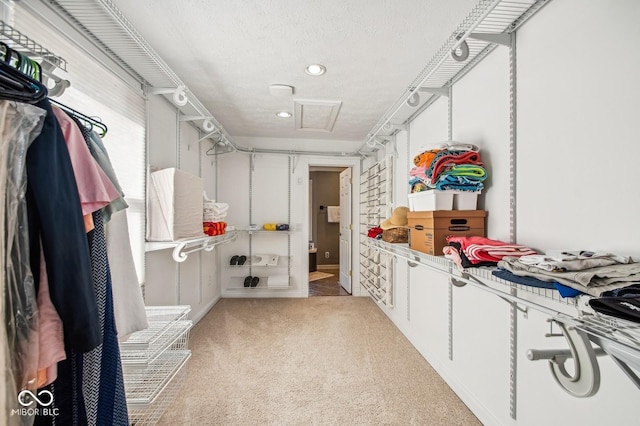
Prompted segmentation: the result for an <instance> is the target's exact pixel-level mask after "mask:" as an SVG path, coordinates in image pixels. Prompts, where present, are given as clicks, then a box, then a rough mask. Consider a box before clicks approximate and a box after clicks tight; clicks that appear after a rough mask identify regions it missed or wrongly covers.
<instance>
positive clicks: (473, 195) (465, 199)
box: [452, 191, 480, 210]
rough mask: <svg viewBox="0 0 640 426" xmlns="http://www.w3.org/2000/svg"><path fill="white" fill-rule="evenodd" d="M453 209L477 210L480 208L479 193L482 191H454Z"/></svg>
mask: <svg viewBox="0 0 640 426" xmlns="http://www.w3.org/2000/svg"><path fill="white" fill-rule="evenodd" d="M452 192H453V210H475V209H477V208H478V195H479V194H480V191H477V192H469V191H452Z"/></svg>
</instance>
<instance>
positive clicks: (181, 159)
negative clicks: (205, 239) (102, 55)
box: [145, 95, 220, 321]
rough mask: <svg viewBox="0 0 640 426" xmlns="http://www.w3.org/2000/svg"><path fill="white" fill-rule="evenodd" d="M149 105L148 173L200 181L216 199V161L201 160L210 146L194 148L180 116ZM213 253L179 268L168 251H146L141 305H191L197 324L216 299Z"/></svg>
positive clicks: (154, 101) (192, 133)
mask: <svg viewBox="0 0 640 426" xmlns="http://www.w3.org/2000/svg"><path fill="white" fill-rule="evenodd" d="M148 105H149V149H148V155H147V158H148V162H149V165H150V167H151V168H152V169H154V170H155V169H164V168H168V167H176V168H179V169H181V170H184V171H185V172H188V173H191V174H193V175H196V176H200V177H202V178H203V183H204V190H205V192H206V193H207V195H208V197H209V198H215V194H216V169H215V167H216V163H215V158H213V157H210V156H207V155H206V151H207V149H208V148H209V146H210V142H209V141H207V140H204V141H201V142H200V143H197V141H198V140H199V139H200V137H201V135H200V132H199V131H198V130H196V129H195V128H194V127H193V126H191V124H189V122H186V121H180V114H179V112H178V111H177V110H176V109H175V107H174V106H173V105H171V104H170V103H169V102H168V101H166V100H165V99H164V98H163V97H160V96H152V95H150V96H149V101H148ZM212 163H213V164H212ZM217 250H218V249H217V248H216V249H214V250H213V251H212V252H206V251H198V252H196V253H192V254H190V255H189V256H188V257H187V259H186V260H185V261H184V262H180V263H177V262H175V261H174V259H173V257H172V249H165V250H156V251H148V252H147V253H146V271H147V283H146V286H145V302H146V304H147V305H191V313H190V317H191V318H192V319H194V320H195V321H197V320H199V319H200V318H201V317H202V316H204V315H205V314H206V313H207V312H208V311H209V309H210V308H211V307H212V306H213V305H214V304H215V303H216V302H217V301H218V300H219V299H220V284H219V281H218V279H217V273H218V267H217V265H218V259H219V255H218V252H217Z"/></svg>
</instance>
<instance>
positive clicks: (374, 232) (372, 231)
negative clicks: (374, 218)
mask: <svg viewBox="0 0 640 426" xmlns="http://www.w3.org/2000/svg"><path fill="white" fill-rule="evenodd" d="M380 234H382V228H380V227H379V226H376V227H375V228H371V229H369V231H368V232H367V236H368V237H369V238H375V237H377V236H378V235H380Z"/></svg>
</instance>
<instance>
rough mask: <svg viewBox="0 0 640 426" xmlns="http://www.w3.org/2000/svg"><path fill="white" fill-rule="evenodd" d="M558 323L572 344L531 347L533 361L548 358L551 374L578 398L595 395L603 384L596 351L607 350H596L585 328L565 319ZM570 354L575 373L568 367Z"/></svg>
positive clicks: (568, 341)
mask: <svg viewBox="0 0 640 426" xmlns="http://www.w3.org/2000/svg"><path fill="white" fill-rule="evenodd" d="M558 327H560V330H561V331H562V334H563V335H564V337H565V339H566V340H567V343H568V344H569V350H568V351H567V350H562V349H551V350H536V349H530V350H529V351H527V358H529V359H530V360H532V361H536V360H540V359H548V360H549V367H550V369H551V375H553V378H554V379H555V380H556V382H557V383H558V384H559V385H560V387H561V388H562V389H564V390H565V391H566V392H567V393H568V394H570V395H573V396H575V397H578V398H586V397H589V396H593V395H595V394H596V393H597V392H598V389H599V388H600V368H599V366H598V360H597V359H596V355H599V354H603V353H604V351H597V353H596V351H595V350H594V349H593V347H592V346H591V342H590V340H589V337H588V336H587V334H586V333H585V332H584V331H582V330H579V329H577V328H576V327H568V326H566V325H565V324H563V323H561V322H558ZM569 358H573V363H574V373H573V375H572V374H569V372H568V371H567V369H566V368H565V362H566V361H567V359H569Z"/></svg>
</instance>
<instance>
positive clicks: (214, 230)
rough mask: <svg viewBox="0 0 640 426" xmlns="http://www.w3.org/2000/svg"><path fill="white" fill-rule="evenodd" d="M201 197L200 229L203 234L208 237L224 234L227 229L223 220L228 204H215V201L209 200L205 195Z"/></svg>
mask: <svg viewBox="0 0 640 426" xmlns="http://www.w3.org/2000/svg"><path fill="white" fill-rule="evenodd" d="M203 195H204V200H203V211H202V227H203V230H204V233H205V234H207V235H209V236H214V235H222V234H224V233H225V230H226V227H227V224H226V222H225V221H224V219H225V218H226V217H227V211H228V210H229V204H227V203H216V202H215V200H209V199H208V198H207V195H206V194H203Z"/></svg>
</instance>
